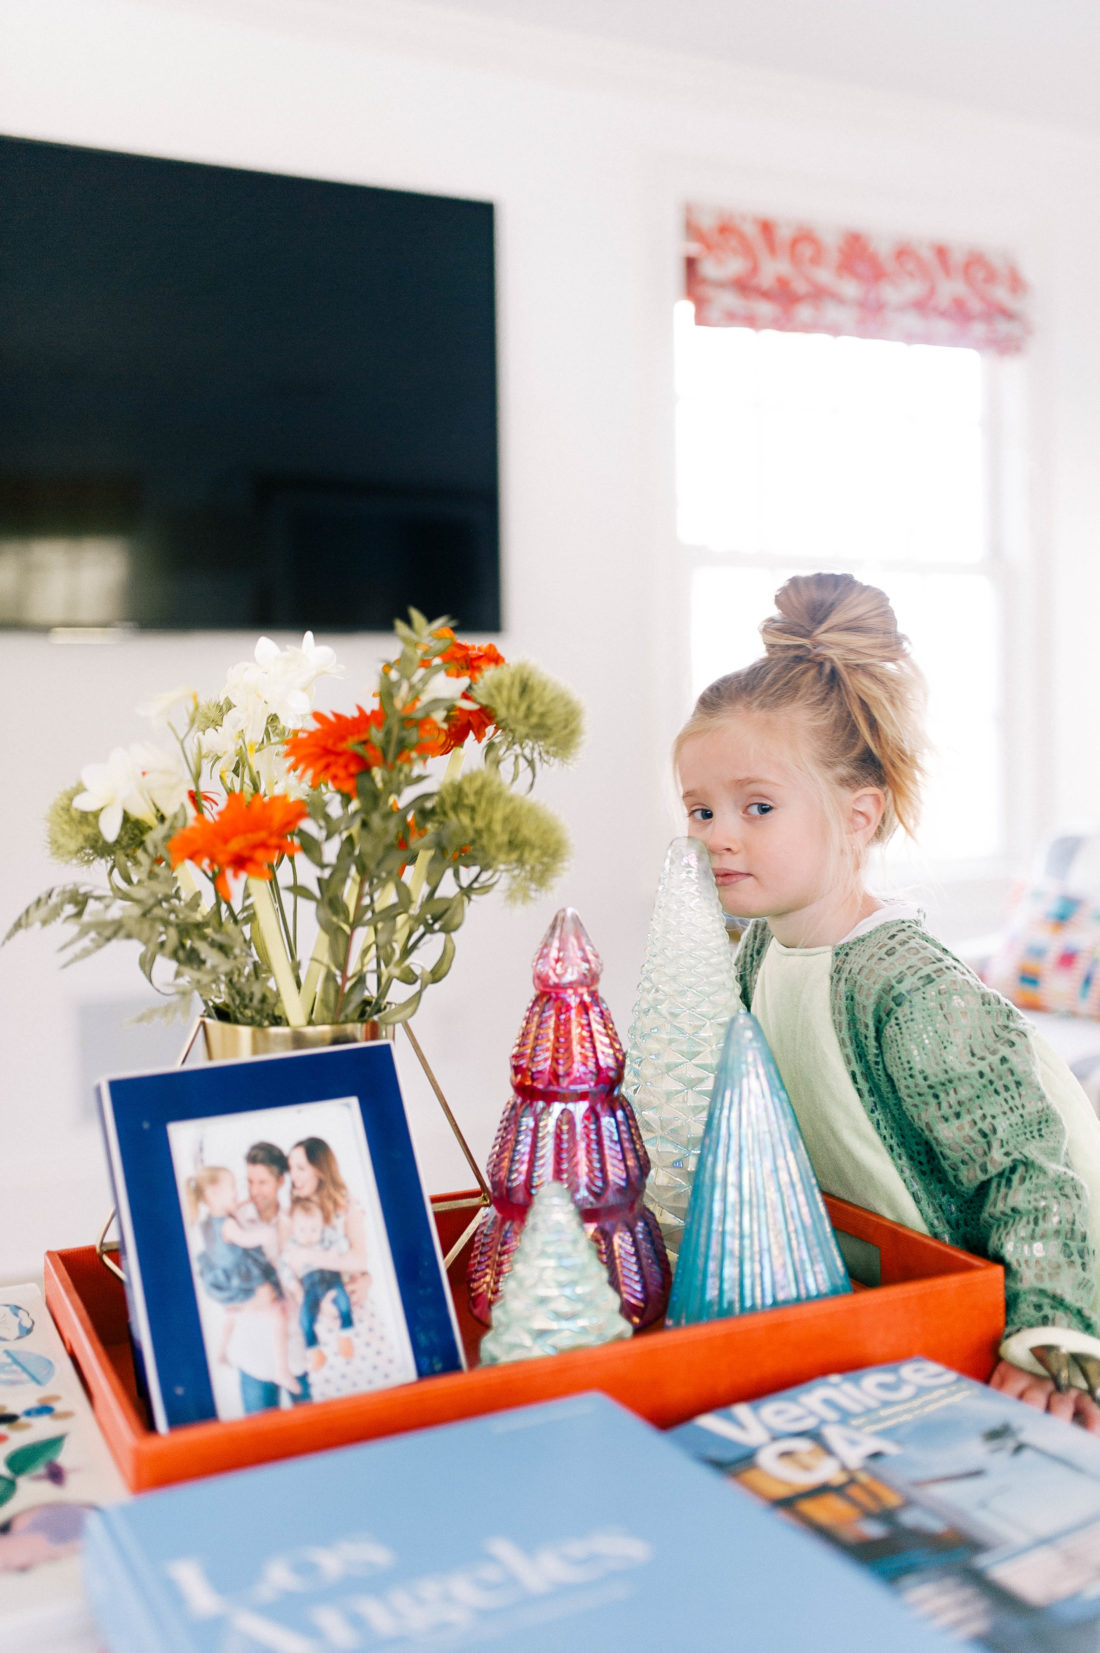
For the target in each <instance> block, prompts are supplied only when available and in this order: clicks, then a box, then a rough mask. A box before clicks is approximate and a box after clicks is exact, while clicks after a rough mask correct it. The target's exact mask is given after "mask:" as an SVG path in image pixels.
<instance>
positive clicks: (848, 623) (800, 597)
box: [760, 574, 909, 669]
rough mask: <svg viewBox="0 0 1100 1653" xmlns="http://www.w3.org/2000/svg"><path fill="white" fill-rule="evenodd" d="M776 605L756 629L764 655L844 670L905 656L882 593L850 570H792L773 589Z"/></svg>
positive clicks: (880, 664) (886, 600) (906, 652)
mask: <svg viewBox="0 0 1100 1653" xmlns="http://www.w3.org/2000/svg"><path fill="white" fill-rule="evenodd" d="M775 606H776V609H777V610H778V612H777V613H776V614H774V615H772V617H771V618H770V619H768V620H765V621H764V623H763V625H762V626H761V627H760V635H761V637H762V638H763V640H764V652H765V654H767V655H771V656H773V657H774V656H777V655H785V656H786V657H787V659H788V660H805V661H806V662H807V664H810V665H815V666H821V665H831V666H837V667H841V668H848V669H851V668H852V667H856V668H858V667H866V666H885V665H892V664H895V663H896V662H898V661H899V660H903V659H905V658H906V657H907V655H908V652H909V649H908V644H907V642H906V640H905V638H904V637H903V636H902V635H901V633H900V632H899V631H898V624H897V620H896V618H895V616H894V611H893V609H892V608H891V607H890V602H889V599H888V598H887V597H886V595H885V593H884V592H881V591H879V590H878V588H877V587H876V586H872V585H862V584H861V583H860V582H859V580H857V579H854V578H853V576H852V575H851V574H795V575H794V576H793V577H792V578H791V579H789V580H788V581H787V583H786V585H784V586H782V587H781V588H780V589H779V590H778V591H777V592H776V594H775Z"/></svg>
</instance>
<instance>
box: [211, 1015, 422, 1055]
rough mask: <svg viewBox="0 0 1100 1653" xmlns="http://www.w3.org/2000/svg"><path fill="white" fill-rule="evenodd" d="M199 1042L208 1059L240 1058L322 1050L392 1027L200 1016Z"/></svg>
mask: <svg viewBox="0 0 1100 1653" xmlns="http://www.w3.org/2000/svg"><path fill="white" fill-rule="evenodd" d="M200 1025H201V1028H202V1038H203V1044H204V1045H205V1047H206V1055H207V1058H208V1059H209V1060H210V1061H211V1062H234V1061H243V1060H244V1059H245V1058H246V1057H249V1056H283V1055H285V1054H286V1052H287V1051H288V1050H323V1049H325V1047H326V1046H328V1045H357V1044H362V1043H364V1042H365V1041H367V1040H374V1039H392V1038H393V1036H394V1030H393V1028H392V1027H382V1026H381V1025H380V1024H379V1023H378V1022H320V1023H318V1024H317V1025H315V1026H313V1025H311V1026H307V1027H244V1026H243V1025H242V1024H241V1023H240V1022H219V1021H217V1020H216V1019H215V1018H214V1017H213V1016H202V1017H200Z"/></svg>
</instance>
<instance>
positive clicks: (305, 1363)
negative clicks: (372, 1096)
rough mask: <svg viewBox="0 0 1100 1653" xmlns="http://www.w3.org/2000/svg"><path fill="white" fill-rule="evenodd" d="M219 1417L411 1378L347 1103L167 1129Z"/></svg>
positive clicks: (366, 1167) (353, 1113) (362, 1151)
mask: <svg viewBox="0 0 1100 1653" xmlns="http://www.w3.org/2000/svg"><path fill="white" fill-rule="evenodd" d="M169 1143H170V1147H171V1152H172V1159H173V1164H174V1167H175V1172H176V1181H177V1186H178V1189H179V1197H180V1209H181V1213H182V1216H183V1221H184V1225H185V1230H186V1235H187V1245H188V1254H189V1257H190V1261H191V1273H192V1279H193V1282H194V1290H195V1298H196V1303H197V1306H198V1312H199V1320H200V1324H201V1327H202V1336H203V1344H204V1347H205V1351H206V1358H207V1364H208V1367H209V1371H210V1381H211V1386H212V1388H213V1391H214V1401H215V1406H216V1409H217V1415H218V1417H219V1418H239V1417H244V1416H247V1415H249V1414H251V1413H254V1412H262V1411H265V1410H267V1409H269V1408H271V1407H290V1406H300V1405H303V1404H306V1403H309V1402H311V1401H315V1400H331V1399H334V1398H336V1397H337V1396H341V1395H350V1394H357V1393H360V1392H362V1391H365V1390H370V1389H384V1388H388V1387H390V1386H391V1385H393V1384H397V1383H406V1382H411V1381H412V1380H413V1379H414V1378H415V1377H416V1368H415V1364H414V1359H413V1353H412V1348H411V1345H410V1342H409V1336H408V1331H407V1328H406V1324H405V1316H404V1311H403V1308H402V1303H401V1297H400V1292H399V1290H398V1284H397V1278H396V1275H395V1272H394V1267H393V1259H392V1256H391V1253H390V1247H389V1241H388V1238H387V1235H386V1229H385V1224H384V1221H383V1217H382V1212H381V1208H380V1206H379V1201H378V1194H377V1188H376V1184H375V1178H374V1172H373V1167H372V1165H371V1159H370V1151H369V1147H368V1145H367V1141H366V1136H365V1134H364V1131H363V1127H362V1120H361V1118H360V1116H359V1112H358V1104H357V1102H356V1100H355V1099H354V1098H349V1099H346V1100H337V1101H325V1102H310V1103H303V1104H296V1105H294V1106H291V1107H282V1108H272V1109H266V1110H259V1111H253V1112H249V1113H242V1114H230V1115H223V1116H220V1117H217V1118H211V1119H202V1120H185V1121H178V1122H176V1123H173V1124H172V1125H170V1126H169Z"/></svg>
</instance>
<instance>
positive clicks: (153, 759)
mask: <svg viewBox="0 0 1100 1653" xmlns="http://www.w3.org/2000/svg"><path fill="white" fill-rule="evenodd" d="M130 757H131V758H132V759H133V761H134V763H135V764H136V766H137V771H138V775H139V777H140V781H139V784H140V787H141V791H142V793H143V794H144V796H145V797H146V798H147V799H148V801H149V803H151V804H152V805H153V807H154V809H156V810H157V811H158V813H159V814H161V815H163V816H164V817H165V819H167V818H168V816H169V815H174V814H175V813H176V810H177V809H179V808H180V807H181V806H182V805H183V804H185V803H186V802H187V794H188V793H189V792H190V790H191V787H192V785H193V782H192V778H191V774H190V771H189V770H188V769H187V767H186V765H185V764H184V762H183V758H182V755H181V754H180V753H179V752H165V751H164V750H163V749H162V748H161V747H159V746H152V745H149V744H148V743H147V742H139V744H138V745H136V746H131V748H130ZM144 818H145V819H146V820H148V819H149V817H148V816H147V815H146V816H145V817H144Z"/></svg>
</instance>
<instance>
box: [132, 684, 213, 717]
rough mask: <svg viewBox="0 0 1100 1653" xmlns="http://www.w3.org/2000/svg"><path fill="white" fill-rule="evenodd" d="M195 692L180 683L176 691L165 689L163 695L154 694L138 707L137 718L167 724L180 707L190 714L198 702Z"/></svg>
mask: <svg viewBox="0 0 1100 1653" xmlns="http://www.w3.org/2000/svg"><path fill="white" fill-rule="evenodd" d="M198 698H199V697H198V694H197V692H196V691H195V690H194V689H192V688H190V687H189V685H188V684H186V683H181V684H180V686H179V688H177V689H165V691H164V693H163V694H156V695H154V696H153V698H152V700H147V701H145V703H144V704H143V705H141V706H139V707H138V709H137V711H138V716H139V717H147V718H148V719H149V720H150V722H152V723H168V722H170V720H171V717H172V713H173V712H175V711H176V710H178V708H180V707H181V706H186V707H187V710H188V712H189V713H190V711H191V709H192V707H193V706H194V705H195V704H196V702H197V701H198Z"/></svg>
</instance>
